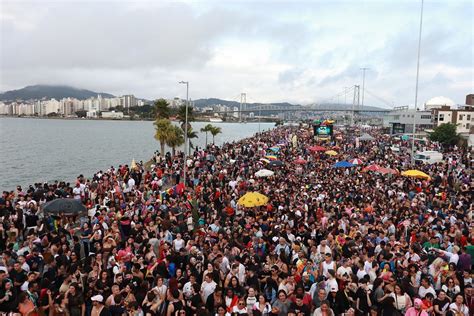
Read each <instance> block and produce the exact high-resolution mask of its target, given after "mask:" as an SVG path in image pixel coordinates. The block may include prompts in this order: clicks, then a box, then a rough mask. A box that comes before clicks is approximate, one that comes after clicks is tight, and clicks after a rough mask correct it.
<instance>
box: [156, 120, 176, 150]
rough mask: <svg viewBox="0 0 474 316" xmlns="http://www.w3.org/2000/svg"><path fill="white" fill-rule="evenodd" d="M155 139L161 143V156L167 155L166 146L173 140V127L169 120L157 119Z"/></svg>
mask: <svg viewBox="0 0 474 316" xmlns="http://www.w3.org/2000/svg"><path fill="white" fill-rule="evenodd" d="M154 124H155V139H156V140H157V141H159V142H160V147H161V155H163V156H164V155H165V144H166V143H167V142H168V140H169V139H170V138H171V135H172V133H173V132H174V131H173V125H172V124H171V121H170V120H169V119H159V118H158V119H156V121H155V123H154Z"/></svg>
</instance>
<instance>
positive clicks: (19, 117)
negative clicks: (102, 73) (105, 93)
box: [0, 114, 279, 124]
mask: <svg viewBox="0 0 474 316" xmlns="http://www.w3.org/2000/svg"><path fill="white" fill-rule="evenodd" d="M0 118H8V119H38V120H64V121H118V122H120V121H125V122H154V121H155V120H154V119H142V118H141V119H127V118H124V119H112V118H110V119H108V118H86V117H84V118H82V117H55V116H51V117H45V116H24V115H19V116H14V115H4V114H0ZM171 121H172V122H179V121H177V120H171ZM278 121H279V119H277V118H275V120H261V121H260V122H259V121H258V120H247V121H245V122H239V121H234V120H230V121H222V122H211V121H210V120H208V119H207V120H206V119H199V118H197V119H195V120H194V121H193V122H204V123H210V124H221V123H238V124H246V123H276V122H278ZM191 123H192V122H191Z"/></svg>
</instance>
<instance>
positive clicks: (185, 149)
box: [179, 81, 189, 186]
mask: <svg viewBox="0 0 474 316" xmlns="http://www.w3.org/2000/svg"><path fill="white" fill-rule="evenodd" d="M179 83H180V84H185V85H186V105H185V107H186V111H185V112H186V115H185V118H184V169H183V170H184V175H183V183H184V186H186V171H187V169H188V163H187V160H188V104H189V81H180V82H179Z"/></svg>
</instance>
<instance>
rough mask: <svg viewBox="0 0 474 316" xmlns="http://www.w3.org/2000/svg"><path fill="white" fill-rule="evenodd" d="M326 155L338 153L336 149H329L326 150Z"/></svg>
mask: <svg viewBox="0 0 474 316" xmlns="http://www.w3.org/2000/svg"><path fill="white" fill-rule="evenodd" d="M324 153H325V154H326V155H329V156H336V155H337V152H335V151H334V150H328V151H326V152H324Z"/></svg>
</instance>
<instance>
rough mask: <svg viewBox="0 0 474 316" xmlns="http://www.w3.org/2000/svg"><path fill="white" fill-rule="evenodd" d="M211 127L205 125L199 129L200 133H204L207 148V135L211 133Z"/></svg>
mask: <svg viewBox="0 0 474 316" xmlns="http://www.w3.org/2000/svg"><path fill="white" fill-rule="evenodd" d="M212 127H213V126H212V125H211V124H207V125H206V126H204V127H203V128H201V132H204V133H206V147H207V133H208V132H210V131H211V129H212Z"/></svg>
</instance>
